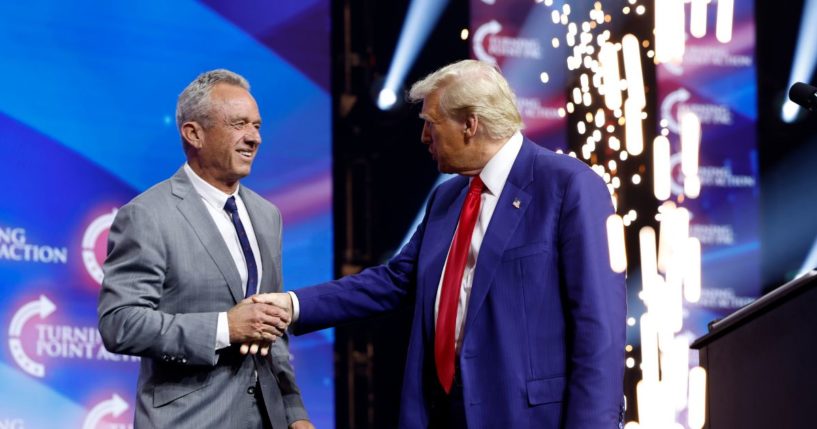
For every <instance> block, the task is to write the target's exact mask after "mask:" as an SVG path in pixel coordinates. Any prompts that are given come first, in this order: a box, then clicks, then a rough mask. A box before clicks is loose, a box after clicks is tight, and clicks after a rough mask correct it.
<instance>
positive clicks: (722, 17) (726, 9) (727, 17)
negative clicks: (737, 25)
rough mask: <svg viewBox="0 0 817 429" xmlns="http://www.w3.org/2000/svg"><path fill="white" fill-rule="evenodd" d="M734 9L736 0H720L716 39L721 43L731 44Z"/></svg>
mask: <svg viewBox="0 0 817 429" xmlns="http://www.w3.org/2000/svg"><path fill="white" fill-rule="evenodd" d="M734 9H735V0H718V11H717V12H716V14H717V15H716V17H717V18H716V22H715V37H716V38H717V39H718V41H719V42H721V43H729V41H731V40H732V18H733V15H734Z"/></svg>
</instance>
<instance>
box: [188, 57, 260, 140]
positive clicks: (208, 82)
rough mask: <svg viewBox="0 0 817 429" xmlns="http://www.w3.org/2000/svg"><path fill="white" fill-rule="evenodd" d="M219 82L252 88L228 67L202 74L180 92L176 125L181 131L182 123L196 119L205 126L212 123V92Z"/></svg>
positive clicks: (247, 88)
mask: <svg viewBox="0 0 817 429" xmlns="http://www.w3.org/2000/svg"><path fill="white" fill-rule="evenodd" d="M219 83H226V84H228V85H234V86H239V87H241V88H244V89H246V90H247V91H249V90H250V83H249V82H247V79H244V77H243V76H241V75H240V74H238V73H235V72H231V71H229V70H227V69H217V70H210V71H207V72H204V73H202V74H200V75H199V76H198V77H197V78H196V79H195V80H194V81H193V82H190V84H189V85H187V88H185V89H184V91H182V93H181V94H179V100H178V101H177V102H176V127H178V128H179V130H180V131H181V127H182V124H184V123H185V122H189V121H196V122H198V123H200V124H201V126H202V127H204V128H209V127H210V126H211V125H212V120H213V118H211V117H210V116H209V115H210V92H212V90H213V87H214V86H216V84H219Z"/></svg>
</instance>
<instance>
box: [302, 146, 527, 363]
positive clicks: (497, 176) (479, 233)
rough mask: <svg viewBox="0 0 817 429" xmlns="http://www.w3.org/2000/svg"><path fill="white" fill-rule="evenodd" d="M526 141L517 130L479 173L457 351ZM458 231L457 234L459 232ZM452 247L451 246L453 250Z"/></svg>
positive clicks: (457, 328)
mask: <svg viewBox="0 0 817 429" xmlns="http://www.w3.org/2000/svg"><path fill="white" fill-rule="evenodd" d="M522 141H523V139H522V133H520V132H519V131H517V132H516V133H514V135H512V136H511V138H510V139H508V141H507V142H506V143H505V144H504V145H503V146H502V148H500V149H499V151H498V152H497V153H496V154H494V156H493V157H492V158H491V159H490V160H489V161H488V163H487V164H486V165H485V167H484V168H483V169H482V172H480V173H479V177H480V179H482V182H483V183H484V184H485V188H484V189H483V191H482V198H481V200H480V206H479V217H478V218H477V223H476V225H475V226H474V233H473V235H472V236H471V247H470V249H469V250H468V260H467V261H466V263H465V271H464V272H463V276H462V286H461V288H460V298H459V303H458V304H457V320H456V322H455V327H454V331H455V332H454V336H455V338H456V340H457V341H456V344H455V350H456V351H457V352H458V353H459V349H460V344H462V335H461V333H462V323H463V321H464V320H465V314H466V310H467V309H468V301H469V299H470V298H471V284H472V283H473V280H474V269H475V268H476V264H477V257H478V256H479V248H480V246H482V238H483V237H484V236H485V231H486V230H487V229H488V224H489V223H490V222H491V217H492V216H493V215H494V209H495V208H496V203H497V201H499V196H500V194H502V189H503V188H504V187H505V182H506V181H507V180H508V175H509V174H510V173H511V167H513V163H514V161H516V156H517V155H519V150H520V149H522ZM472 180H473V179H472ZM469 183H470V182H469ZM454 234H455V235H456V232H455V233H454ZM452 241H453V237H452ZM450 250H451V247H450V245H449V252H450ZM447 264H448V257H447V256H446V265H447ZM443 273H445V268H443ZM443 277H444V276H442V275H441V276H440V283H439V285H438V286H437V298H436V300H435V301H434V323H435V325H436V323H437V312H438V310H439V307H440V291H441V290H442V284H443ZM289 296H290V297H291V299H292V321H293V322H294V321H297V320H298V316H299V315H300V303H299V302H298V295H297V294H296V293H294V292H292V291H290V292H289ZM435 327H436V326H435Z"/></svg>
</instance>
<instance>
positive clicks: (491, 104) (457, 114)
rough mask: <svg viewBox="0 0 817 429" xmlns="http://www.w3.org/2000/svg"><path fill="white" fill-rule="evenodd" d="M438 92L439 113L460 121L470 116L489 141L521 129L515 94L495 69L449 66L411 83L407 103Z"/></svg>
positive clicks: (466, 64) (479, 65)
mask: <svg viewBox="0 0 817 429" xmlns="http://www.w3.org/2000/svg"><path fill="white" fill-rule="evenodd" d="M435 91H441V92H440V110H441V111H442V112H443V113H444V114H445V115H446V116H448V117H449V118H453V119H464V118H466V117H467V116H468V115H471V114H474V115H476V116H477V118H479V123H480V128H481V130H482V132H483V133H484V134H485V136H486V137H487V138H489V139H492V140H498V139H505V138H508V137H510V136H511V135H513V134H514V133H515V132H517V131H519V130H521V129H522V128H523V127H524V124H523V123H522V116H521V115H520V114H519V109H518V108H517V106H516V95H514V93H513V91H512V90H511V87H510V85H508V81H506V80H505V78H504V77H502V74H500V73H499V70H498V69H497V68H496V67H494V66H492V65H490V64H488V63H484V62H481V61H476V60H463V61H459V62H456V63H453V64H449V65H447V66H445V67H443V68H441V69H439V70H437V71H435V72H433V73H431V74H430V75H428V76H426V77H425V78H423V79H422V80H421V81H419V82H417V83H415V84H414V85H413V86H412V87H411V90H409V93H408V98H409V101H411V102H415V103H416V102H419V101H422V100H423V99H425V98H426V97H427V96H428V95H429V94H431V93H432V92H435Z"/></svg>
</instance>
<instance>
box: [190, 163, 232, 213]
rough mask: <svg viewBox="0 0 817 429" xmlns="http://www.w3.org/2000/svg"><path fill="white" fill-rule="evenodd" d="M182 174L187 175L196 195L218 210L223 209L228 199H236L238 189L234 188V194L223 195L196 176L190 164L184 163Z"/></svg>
mask: <svg viewBox="0 0 817 429" xmlns="http://www.w3.org/2000/svg"><path fill="white" fill-rule="evenodd" d="M184 172H185V173H187V177H188V178H189V179H190V183H192V184H193V188H194V189H195V190H196V193H197V194H199V195H200V196H201V197H202V198H203V199H204V201H205V202H207V203H208V204H211V205H212V206H214V207H217V208H219V209H223V208H224V204H226V203H227V199H228V198H230V197H236V199H238V189H239V188H238V187H236V188H235V192H233V193H232V194H225V193H224V192H222V191H221V190H220V189H218V188H216V187H215V186H213V185H211V184H209V183H207V182H206V181H205V180H204V179H202V178H201V177H200V176H199V175H198V174H196V172H195V171H193V168H191V167H190V164H188V163H186V162H185V163H184ZM239 186H240V185H239Z"/></svg>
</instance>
